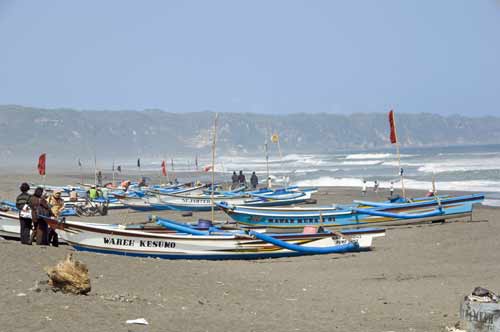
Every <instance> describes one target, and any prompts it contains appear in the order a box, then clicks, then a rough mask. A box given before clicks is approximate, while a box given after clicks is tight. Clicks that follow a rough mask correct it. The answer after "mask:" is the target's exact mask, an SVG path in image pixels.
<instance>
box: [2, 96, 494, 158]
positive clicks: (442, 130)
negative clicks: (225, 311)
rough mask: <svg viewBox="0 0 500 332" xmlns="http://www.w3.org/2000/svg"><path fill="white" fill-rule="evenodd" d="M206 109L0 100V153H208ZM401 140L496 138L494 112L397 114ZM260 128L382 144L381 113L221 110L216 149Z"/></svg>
mask: <svg viewBox="0 0 500 332" xmlns="http://www.w3.org/2000/svg"><path fill="white" fill-rule="evenodd" d="M213 118H214V113H212V112H197V113H170V112H164V111H160V110H144V111H77V110H71V109H38V108H29V107H21V106H0V157H2V159H3V160H4V162H6V161H7V162H8V161H21V160H32V159H33V156H34V155H37V154H38V153H40V152H41V151H43V152H47V153H49V154H50V155H51V156H52V158H53V159H60V160H75V158H78V157H79V156H87V157H88V156H92V155H93V154H94V151H95V152H96V153H97V154H98V155H99V156H106V157H107V158H108V159H111V158H118V157H129V158H130V157H131V156H133V157H135V156H137V155H140V156H144V157H155V156H163V155H165V154H176V155H180V154H194V153H200V154H208V153H209V151H210V144H211V142H210V132H211V128H212V123H213ZM396 121H397V125H398V136H399V138H400V141H401V144H402V145H403V146H411V147H424V146H438V145H478V144H498V143H500V118H499V117H477V118H475V117H474V118H471V117H463V116H458V115H453V116H446V117H444V116H440V115H435V114H428V113H419V114H403V113H398V114H397V119H396ZM266 131H269V132H277V133H279V136H280V144H281V148H282V150H283V151H284V152H285V153H304V152H309V153H313V152H314V153H318V152H320V153H329V152H336V151H338V150H339V149H351V150H363V149H378V148H384V147H389V146H390V143H389V135H388V131H389V129H388V121H387V114H385V113H378V114H373V113H371V114H364V113H358V114H352V115H338V114H325V113H315V114H311V113H307V114H306V113H298V114H289V115H263V114H251V113H222V114H220V116H219V126H218V145H217V149H218V153H219V154H226V155H228V154H229V155H231V154H232V155H238V154H242V153H262V151H263V143H264V139H265V136H266Z"/></svg>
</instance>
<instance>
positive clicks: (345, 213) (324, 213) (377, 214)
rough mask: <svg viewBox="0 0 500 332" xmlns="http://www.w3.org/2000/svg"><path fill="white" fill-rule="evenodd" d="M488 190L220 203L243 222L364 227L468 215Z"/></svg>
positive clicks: (229, 213) (276, 225) (293, 226)
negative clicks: (313, 202)
mask: <svg viewBox="0 0 500 332" xmlns="http://www.w3.org/2000/svg"><path fill="white" fill-rule="evenodd" d="M483 200H484V194H471V195H464V196H454V197H440V196H437V197H426V198H421V199H416V200H414V201H404V202H394V203H391V202H384V203H378V202H358V203H355V204H353V205H344V206H341V205H337V206H323V207H290V208H279V207H277V208H266V207H252V206H237V205H231V204H229V203H227V202H218V203H217V205H218V206H219V207H220V208H221V209H222V210H224V212H225V213H226V214H227V215H229V216H230V217H231V218H232V219H234V220H235V221H236V222H238V223H239V224H241V225H243V226H249V227H255V226H258V227H269V228H286V229H289V228H300V227H304V226H308V225H321V226H324V227H353V226H356V227H359V226H361V227H363V226H367V225H373V224H384V225H397V224H408V223H417V222H426V221H435V220H446V219H450V218H459V217H468V216H471V214H472V209H473V206H474V204H477V203H480V202H482V201H483Z"/></svg>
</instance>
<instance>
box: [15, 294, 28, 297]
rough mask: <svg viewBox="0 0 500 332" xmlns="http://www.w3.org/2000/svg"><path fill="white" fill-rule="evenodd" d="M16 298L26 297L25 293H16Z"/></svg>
mask: <svg viewBox="0 0 500 332" xmlns="http://www.w3.org/2000/svg"><path fill="white" fill-rule="evenodd" d="M17 296H19V297H21V296H26V293H18V294H17Z"/></svg>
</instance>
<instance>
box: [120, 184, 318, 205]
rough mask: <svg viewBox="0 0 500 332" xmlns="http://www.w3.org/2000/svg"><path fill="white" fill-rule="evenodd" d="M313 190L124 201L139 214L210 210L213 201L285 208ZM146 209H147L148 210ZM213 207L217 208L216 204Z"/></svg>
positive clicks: (296, 202) (157, 197) (302, 200)
mask: <svg viewBox="0 0 500 332" xmlns="http://www.w3.org/2000/svg"><path fill="white" fill-rule="evenodd" d="M316 191H317V189H316V188H310V189H303V190H299V189H293V190H289V189H280V190H274V191H267V190H266V191H262V192H258V193H257V194H250V193H247V192H241V193H234V194H233V195H229V196H228V195H224V194H217V195H213V197H212V196H211V195H206V194H201V195H194V194H193V195H188V194H171V195H162V196H148V197H145V198H144V199H142V200H134V201H130V200H129V201H128V202H127V201H125V200H124V201H123V202H124V204H126V205H127V206H128V207H129V208H131V209H134V210H140V211H155V210H173V211H210V210H211V209H212V200H213V202H214V203H215V204H217V203H221V202H226V203H228V204H232V205H239V206H284V205H291V204H298V203H303V202H305V201H307V200H309V199H310V198H311V196H312V194H313V193H315V192H316ZM148 206H149V208H148ZM214 208H216V209H218V205H215V206H214Z"/></svg>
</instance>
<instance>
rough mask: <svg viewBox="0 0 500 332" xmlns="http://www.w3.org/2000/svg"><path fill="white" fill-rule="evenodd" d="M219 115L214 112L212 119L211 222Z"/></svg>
mask: <svg viewBox="0 0 500 332" xmlns="http://www.w3.org/2000/svg"><path fill="white" fill-rule="evenodd" d="M218 117H219V113H215V119H214V131H213V134H212V136H213V140H212V191H211V193H210V203H211V204H210V205H211V206H212V209H211V210H212V223H213V222H214V220H215V217H214V214H215V206H214V205H215V204H214V192H215V144H216V142H217V118H218Z"/></svg>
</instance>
